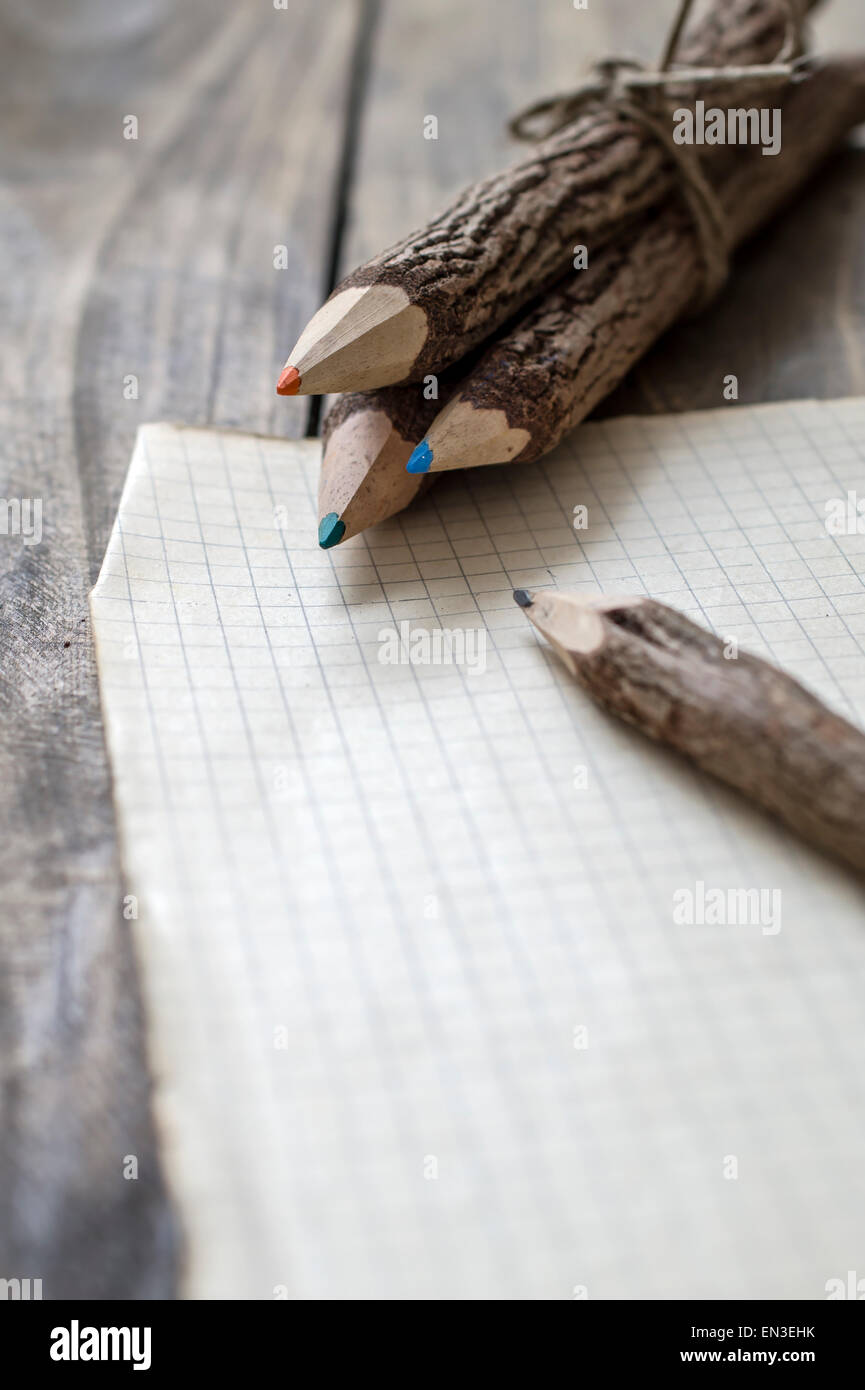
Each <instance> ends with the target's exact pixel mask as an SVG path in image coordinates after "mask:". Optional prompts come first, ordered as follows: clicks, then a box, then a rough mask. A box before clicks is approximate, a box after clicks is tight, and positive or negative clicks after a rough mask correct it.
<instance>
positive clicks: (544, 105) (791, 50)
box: [508, 0, 808, 312]
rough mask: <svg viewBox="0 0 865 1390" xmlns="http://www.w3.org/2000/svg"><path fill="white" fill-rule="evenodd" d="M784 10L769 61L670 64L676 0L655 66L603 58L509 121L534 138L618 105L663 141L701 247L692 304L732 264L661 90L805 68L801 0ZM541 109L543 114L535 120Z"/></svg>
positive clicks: (707, 294)
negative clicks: (565, 88)
mask: <svg viewBox="0 0 865 1390" xmlns="http://www.w3.org/2000/svg"><path fill="white" fill-rule="evenodd" d="M780 3H781V4H782V5H783V6H784V9H785V10H786V25H785V32H784V39H783V42H782V44H781V47H780V49H779V51H778V53H777V55H776V57H775V58H774V59H773V61H772V62H771V63H754V64H750V65H745V66H740V67H735V66H733V65H732V64H730V65H728V66H726V67H720V68H713V67H701V68H696V67H687V66H684V65H679V66H675V65H674V57H675V54H676V50H677V48H678V46H679V40H680V38H681V35H682V30H683V29H684V27H685V24H686V22H687V19H688V15H689V13H690V11H691V7H692V4H693V0H680V2H679V8H678V12H677V14H676V17H675V19H674V21H673V24H672V27H671V29H670V33H669V35H668V37H667V42H666V44H665V45H664V50H663V53H662V55H661V59H660V62H659V64H658V66H657V68H655V69H650V68H647V67H646V66H645V64H643V63H641V62H639V61H638V60H637V59H635V58H625V57H615V58H605V59H604V60H603V61H602V62H600V63H597V64H596V65H595V66H594V67H593V68H592V70H591V72H590V74H589V75H588V77H586V78H585V79H584V80H583V81H582V82H581V83H580V84H579V85H578V86H577V87H575V88H574V90H573V91H572V92H567V93H565V94H563V95H560V96H553V97H547V98H545V99H544V100H543V101H538V102H535V103H534V105H533V106H529V107H527V108H526V109H525V110H524V111H521V112H520V113H519V114H518V115H517V116H514V117H513V119H512V120H511V121H510V122H509V125H508V129H509V131H510V133H511V135H513V136H515V138H516V139H518V140H529V141H539V140H545V139H547V137H548V136H550V135H554V134H555V133H556V131H558V130H561V129H562V128H563V126H566V125H569V124H570V123H571V121H573V120H575V119H576V118H577V116H579V115H580V114H581V113H582V112H583V111H586V110H591V109H595V110H601V109H603V110H606V111H617V112H620V113H621V114H622V115H623V116H626V117H628V118H629V119H630V120H633V121H636V122H637V123H638V124H639V125H641V126H643V127H644V128H645V129H646V130H648V131H650V132H651V134H652V135H654V136H655V138H656V139H657V140H658V142H659V143H660V144H661V145H662V146H663V148H664V149H665V150H666V152H667V153H668V155H669V156H670V158H671V159H672V161H673V164H674V165H675V167H676V171H677V173H678V176H679V186H680V189H681V192H682V194H683V196H684V199H685V202H686V203H687V206H688V209H689V211H690V214H691V217H692V219H693V222H694V229H695V231H696V234H697V242H698V247H699V252H700V260H701V262H702V267H703V277H702V281H701V286H700V291H699V293H698V295H697V297H696V301H695V303H694V305H693V311H694V312H697V311H698V310H699V309H702V308H704V307H705V305H706V304H708V303H709V302H710V301H711V300H712V299H714V297H715V295H716V294H717V293H718V291H719V290H720V288H721V286H722V285H723V284H724V281H725V280H726V278H727V275H728V273H729V269H730V236H729V231H728V227H727V219H726V217H725V215H724V212H723V209H722V207H721V204H720V202H719V201H718V198H717V196H716V194H715V192H714V190H713V189H712V187H711V185H710V183H709V181H708V179H707V178H706V176H705V174H704V173H703V170H702V168H701V166H700V158H699V155H698V154H697V148H696V146H695V145H684V144H683V145H678V144H676V141H675V140H674V139H673V121H672V108H671V107H670V105H669V103H668V102H666V101H665V99H664V97H665V90H666V88H667V87H669V86H671V85H673V84H683V83H690V84H693V85H694V86H695V87H697V88H700V87H704V86H712V85H719V84H721V83H731V84H733V83H751V82H753V83H754V84H755V85H757V86H761V87H766V88H770V87H775V86H783V85H786V84H787V83H788V82H794V81H797V80H799V79H800V78H801V77H803V76H805V75H806V72H805V65H806V64H807V62H808V58H807V57H806V56H805V55H804V37H803V25H802V6H801V0H780ZM539 117H546V121H544V122H543V123H542V124H541V126H540V128H537V121H538V118H539Z"/></svg>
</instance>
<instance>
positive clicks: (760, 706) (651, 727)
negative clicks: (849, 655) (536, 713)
mask: <svg viewBox="0 0 865 1390" xmlns="http://www.w3.org/2000/svg"><path fill="white" fill-rule="evenodd" d="M514 598H515V599H516V601H517V603H518V604H520V606H521V607H522V608H524V609H525V612H526V615H527V617H528V618H529V619H530V620H531V621H532V623H533V624H534V626H535V627H536V628H537V630H538V631H539V632H540V633H542V634H543V636H544V637H545V638H546V639H547V641H548V642H549V643H550V644H551V646H552V647H553V649H554V650H555V652H556V653H557V655H558V656H559V657H560V658H561V660H562V661H563V662H564V664H565V666H566V667H567V669H568V670H569V671H570V673H571V675H573V676H574V677H576V679H577V680H578V681H579V683H580V684H581V685H582V686H583V687H584V688H585V689H586V690H587V691H588V692H589V694H590V695H591V696H592V697H593V698H594V699H595V700H597V702H598V703H599V704H600V705H603V706H604V708H605V709H608V710H610V711H611V712H612V713H613V714H616V715H618V716H619V717H620V718H621V719H624V720H626V721H627V722H628V723H629V724H633V725H635V726H636V727H637V728H639V729H641V730H642V732H643V733H645V734H647V735H648V736H649V737H650V738H652V739H655V740H657V742H659V743H665V744H668V745H669V746H670V747H671V748H675V749H676V750H677V751H678V752H679V753H682V754H684V755H685V757H687V758H690V760H691V761H692V762H694V763H696V764H697V766H698V767H701V768H702V769H703V770H704V771H705V772H709V773H711V774H712V775H713V776H714V777H717V778H719V779H720V781H722V782H726V783H727V784H728V785H729V786H731V787H735V788H736V789H737V790H738V791H740V792H742V793H744V795H745V796H747V797H749V798H750V799H751V800H752V801H755V802H757V803H758V804H759V805H760V806H762V807H764V809H765V810H767V811H769V812H770V813H771V814H772V815H774V816H777V817H778V819H779V820H781V821H783V822H784V824H785V825H788V826H789V827H790V828H791V829H792V830H794V831H796V833H797V834H798V835H801V836H802V838H803V839H804V840H807V841H808V843H809V844H812V845H814V846H816V847H818V848H819V849H822V850H824V851H825V852H826V853H828V854H830V855H832V856H834V857H835V858H837V859H840V860H842V861H843V862H844V863H845V864H848V865H850V866H851V867H852V868H854V869H855V870H856V871H857V873H859V874H863V873H865V828H863V824H862V806H863V805H865V734H863V732H862V731H861V729H857V728H855V727H854V726H853V725H852V724H849V723H848V722H847V720H846V719H842V718H841V716H840V715H838V714H835V713H833V712H832V711H831V710H830V709H827V707H826V706H825V705H824V704H823V703H822V702H821V701H820V700H818V699H817V698H816V697H815V696H814V695H811V694H810V693H809V692H808V691H807V690H805V689H804V687H803V686H801V685H799V684H798V682H797V681H795V680H793V679H792V678H791V677H790V676H788V675H785V674H784V672H783V671H780V670H778V669H777V667H775V666H771V665H770V664H769V663H768V662H766V661H762V660H760V658H758V657H755V656H749V655H747V654H744V653H740V654H739V655H738V657H737V658H736V659H732V658H731V659H728V658H726V657H725V655H724V645H723V643H722V642H720V641H719V640H718V638H717V637H715V636H713V635H712V634H711V633H709V632H706V631H705V630H704V629H703V628H701V627H698V626H697V624H696V623H692V622H691V621H690V619H688V618H686V617H685V616H684V615H683V614H681V613H678V612H676V611H675V609H672V608H668V607H667V606H666V605H665V604H663V603H658V602H656V601H655V600H654V599H650V598H639V597H638V598H613V597H609V596H606V595H604V596H599V597H596V596H584V595H577V594H568V593H562V592H559V591H556V590H542V591H538V592H535V593H532V592H529V591H527V590H525V589H518V590H516V591H515V593H514Z"/></svg>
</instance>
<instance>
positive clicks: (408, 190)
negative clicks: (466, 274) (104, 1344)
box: [0, 0, 865, 1298]
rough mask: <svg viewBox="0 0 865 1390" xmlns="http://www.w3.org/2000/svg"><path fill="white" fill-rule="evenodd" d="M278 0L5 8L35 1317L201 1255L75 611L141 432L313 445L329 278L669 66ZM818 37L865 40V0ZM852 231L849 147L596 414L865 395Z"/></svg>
mask: <svg viewBox="0 0 865 1390" xmlns="http://www.w3.org/2000/svg"><path fill="white" fill-rule="evenodd" d="M284 2H285V8H277V7H276V5H277V4H279V3H280V0H276V3H275V4H270V3H269V0H186V3H184V4H183V5H177V4H173V3H172V0H128V3H126V4H124V5H116V4H110V3H108V0H65V3H63V4H52V5H48V4H40V5H34V4H32V3H31V0H0V55H2V56H0V64H2V68H0V77H2V80H0V107H2V120H3V126H4V132H3V139H2V142H0V149H2V153H0V237H2V255H3V262H4V274H3V280H2V288H0V296H2V311H0V383H2V384H0V449H2V473H3V476H2V488H0V490H2V493H3V496H4V497H7V498H15V497H17V498H23V497H30V498H41V499H42V505H43V537H42V540H41V542H40V543H39V544H33V545H29V544H24V543H23V542H22V540H21V538H20V537H18V536H2V555H3V612H2V627H0V644H2V654H0V670H2V686H0V688H2V719H0V771H2V777H0V855H2V869H3V879H2V882H3V893H2V902H3V907H4V909H5V912H4V917H3V922H2V925H0V1076H2V1087H3V1105H4V1112H3V1122H2V1128H0V1277H7V1278H11V1277H19V1278H26V1277H30V1278H41V1279H42V1280H43V1293H44V1296H45V1297H46V1298H51V1297H54V1298H56V1297H65V1296H77V1297H114V1298H164V1297H170V1296H171V1295H172V1293H173V1291H174V1290H175V1289H176V1286H177V1285H176V1280H177V1275H178V1269H179V1268H180V1265H181V1261H182V1240H181V1238H180V1235H179V1232H178V1223H177V1222H176V1221H175V1219H174V1218H173V1217H172V1213H171V1207H170V1203H169V1200H168V1197H167V1194H166V1191H165V1188H164V1186H163V1182H162V1178H161V1174H160V1168H159V1156H158V1146H157V1141H156V1136H155V1133H154V1129H153V1125H152V1120H151V1117H150V1113H149V1107H148V1098H149V1084H150V1083H149V1080H148V1074H147V1069H146V1064H145V1060H144V1058H145V1028H144V1023H143V1020H142V1013H141V1008H140V1004H139V998H138V994H137V988H136V971H135V963H134V959H133V955H132V950H131V943H130V937H129V931H128V923H127V922H126V921H125V920H124V916H123V884H122V874H121V867H120V864H119V858H118V847H117V836H116V829H115V822H114V813H113V808H112V801H111V785H110V769H109V766H108V762H107V759H106V755H105V747H104V743H103V733H102V722H101V717H100V708H99V699H98V693H97V685H96V677H95V671H94V664H93V651H92V646H91V641H90V633H89V620H88V612H87V592H88V589H89V588H90V586H91V584H92V583H93V581H94V580H95V578H96V575H97V573H98V571H99V565H100V561H101V557H102V554H103V550H104V547H105V544H106V541H107V538H108V534H109V530H110V527H111V523H112V520H113V517H114V514H115V511H116V508H117V502H118V498H119V495H120V489H121V486H122V484H123V478H124V474H125V471H126V466H127V462H128V459H129V454H130V449H131V445H132V440H133V437H134V434H135V430H136V427H137V426H138V424H139V423H141V422H142V421H146V420H157V419H170V420H176V421H185V422H187V423H196V424H198V423H201V424H204V423H211V424H215V425H221V426H229V427H236V428H238V429H244V430H257V431H264V432H268V433H272V432H276V433H285V434H289V435H302V434H304V433H306V432H315V428H316V422H317V412H316V409H315V403H313V406H312V412H310V402H309V401H307V400H303V399H295V400H289V401H286V400H277V398H276V397H275V395H274V390H273V383H274V380H275V376H276V372H277V369H278V367H279V366H280V365H281V363H282V361H283V358H284V356H285V352H286V350H287V349H288V348H289V347H290V345H291V343H292V342H293V341H294V339H295V338H296V336H297V334H298V331H299V329H300V327H301V326H302V324H303V322H304V321H305V319H306V318H307V317H308V316H309V315H310V313H311V312H312V311H313V309H314V308H315V307H316V306H317V304H318V303H319V301H320V300H321V299H322V298H323V297H324V295H325V294H326V292H327V290H328V289H329V288H330V286H331V285H332V284H333V282H334V277H335V275H337V274H338V273H340V272H342V271H345V270H347V269H349V268H350V267H351V265H352V264H354V263H356V262H357V261H359V260H361V259H363V258H365V257H367V256H368V255H370V254H372V253H373V252H374V251H376V250H378V249H380V247H381V246H383V245H385V244H387V243H389V242H391V241H393V240H395V239H396V238H397V237H398V236H399V235H401V234H402V233H403V232H405V231H407V230H409V229H410V228H411V227H413V226H415V225H417V224H418V223H420V222H421V221H423V220H425V219H426V218H427V217H428V216H429V215H430V214H431V213H432V212H434V211H435V210H436V209H437V207H438V206H439V205H441V203H442V202H443V201H444V199H445V198H446V196H447V195H448V194H449V193H450V192H452V191H454V190H455V189H456V188H457V187H459V186H460V184H462V183H465V182H467V181H468V180H469V179H472V178H474V177H477V176H478V175H480V174H481V173H483V172H486V171H488V170H489V169H490V168H491V167H494V166H495V164H496V163H499V162H504V161H505V160H507V159H508V158H509V157H510V155H511V153H512V148H511V147H510V146H509V144H508V141H507V139H506V137H505V134H504V123H505V119H506V117H507V115H508V114H509V113H510V112H511V111H513V110H514V109H515V108H517V107H519V106H520V105H522V104H525V103H526V102H528V101H529V100H531V99H532V98H534V97H537V96H538V95H540V94H542V93H544V92H547V91H550V90H560V89H563V88H567V86H568V85H570V84H571V83H572V82H573V79H574V75H575V73H576V72H577V71H578V70H579V69H580V67H581V66H582V65H583V64H584V63H586V62H587V61H590V60H591V59H593V58H595V57H598V56H601V54H602V53H603V52H604V51H605V50H609V51H619V50H621V49H622V48H623V47H624V48H626V49H628V50H630V51H631V52H637V53H639V54H641V55H643V56H647V57H648V56H652V55H653V54H654V53H655V52H656V51H657V49H658V47H659V45H660V41H661V39H662V37H663V31H664V27H665V24H666V23H667V20H668V18H669V15H670V12H671V9H672V3H671V0H655V3H652V4H648V5H647V4H645V3H644V0H591V4H590V6H589V9H588V10H585V11H577V10H575V9H574V7H573V6H572V5H571V4H570V0H534V2H533V3H531V4H529V3H527V0H436V3H435V4H434V5H431V4H430V3H428V0H380V3H379V2H378V0H327V3H322V0H284ZM817 32H818V35H819V38H820V41H821V43H823V44H824V45H825V46H827V47H831V45H832V43H833V42H834V43H835V45H836V46H839V45H843V46H844V47H845V48H847V49H850V48H853V47H857V46H858V47H865V16H863V14H862V12H861V6H860V0H834V2H833V4H832V5H830V7H829V10H828V13H827V14H826V15H825V16H824V17H822V19H821V21H820V23H819V24H818V26H817ZM430 114H433V115H436V116H437V117H438V139H437V140H426V139H424V135H423V121H424V117H425V116H426V115H430ZM130 117H134V118H136V119H135V121H130V120H129V118H130ZM136 123H137V130H136ZM130 134H137V138H134V139H133V138H126V137H127V136H129V135H130ZM863 224H865V152H863V150H862V149H856V150H851V151H849V152H847V153H845V154H844V155H842V156H840V157H839V158H838V160H837V161H836V162H835V164H834V165H833V167H832V168H831V169H829V170H828V171H827V172H826V173H825V175H823V176H822V177H821V178H820V180H819V181H818V183H817V184H816V185H815V186H814V187H813V188H812V189H811V191H810V192H809V193H808V194H807V195H806V197H805V198H804V199H803V200H802V201H801V202H800V203H799V204H798V205H797V206H796V208H795V209H794V210H793V211H791V212H790V214H789V215H788V216H787V217H786V218H785V219H784V221H783V223H781V224H779V225H777V226H776V227H774V228H773V229H771V230H770V231H768V232H767V233H765V234H764V235H763V236H762V237H761V238H760V239H759V241H758V242H757V243H755V244H754V245H752V246H751V247H750V248H749V249H748V250H747V251H746V252H745V253H744V254H743V255H742V256H741V257H740V259H739V269H738V273H737V276H736V279H735V282H734V283H733V285H732V286H731V287H730V288H729V290H728V291H727V293H726V294H725V295H724V297H723V300H722V302H721V303H720V304H719V305H718V306H717V307H716V308H715V309H714V310H713V311H712V312H711V313H709V314H707V315H705V316H704V317H703V318H702V319H700V320H699V321H697V322H692V323H690V324H688V325H686V326H683V327H681V328H679V329H677V330H676V331H675V332H673V333H672V334H671V335H670V336H669V337H668V339H667V340H666V341H665V342H664V343H663V344H662V345H660V346H659V347H658V349H657V350H656V351H655V352H654V353H653V354H652V355H651V356H650V357H649V358H648V359H646V361H645V362H644V363H643V364H642V365H641V366H640V367H639V368H638V369H637V371H636V372H635V373H634V374H633V376H632V378H631V379H630V380H629V381H628V382H627V383H626V384H625V385H623V387H622V388H621V389H620V390H619V392H617V395H616V398H615V400H614V401H612V402H611V403H610V404H609V405H608V406H607V407H606V409H608V410H614V411H616V412H617V413H619V412H622V411H661V410H669V409H689V408H695V407H703V406H717V405H719V404H720V403H721V392H722V385H723V378H724V376H725V375H726V374H728V373H730V372H734V373H735V374H736V375H737V377H738V380H739V395H740V400H741V401H761V400H774V399H782V398H784V397H795V396H843V395H850V394H860V393H865V348H863V342H865V241H863V238H862V235H861V227H862V226H863ZM280 248H284V250H281V249H280ZM281 265H284V266H285V268H278V267H279V266H281ZM226 1123H227V1124H230V1123H231V1117H230V1116H227V1117H226ZM128 1155H134V1156H135V1157H136V1158H137V1160H138V1177H137V1179H135V1180H132V1179H128V1178H125V1177H124V1166H126V1168H127V1170H128V1168H129V1165H128V1164H125V1160H126V1157H127V1156H128Z"/></svg>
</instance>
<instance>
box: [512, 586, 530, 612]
mask: <svg viewBox="0 0 865 1390" xmlns="http://www.w3.org/2000/svg"><path fill="white" fill-rule="evenodd" d="M514 601H515V602H516V603H518V604H519V605H520V608H531V606H532V604H533V603H534V594H531V593H529V591H528V589H514Z"/></svg>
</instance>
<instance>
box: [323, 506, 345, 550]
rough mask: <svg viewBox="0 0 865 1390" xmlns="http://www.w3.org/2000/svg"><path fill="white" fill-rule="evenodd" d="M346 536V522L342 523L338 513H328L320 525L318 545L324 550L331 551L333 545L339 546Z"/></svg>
mask: <svg viewBox="0 0 865 1390" xmlns="http://www.w3.org/2000/svg"><path fill="white" fill-rule="evenodd" d="M344 535H345V522H344V521H340V519H339V517H338V516H337V514H336V512H328V514H327V516H323V517H322V519H321V521H320V522H319V523H318V543H319V545H320V546H321V548H322V550H330V547H331V546H332V545H339V543H340V541H341V540H342V538H343V536H344Z"/></svg>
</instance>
